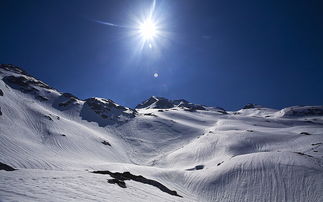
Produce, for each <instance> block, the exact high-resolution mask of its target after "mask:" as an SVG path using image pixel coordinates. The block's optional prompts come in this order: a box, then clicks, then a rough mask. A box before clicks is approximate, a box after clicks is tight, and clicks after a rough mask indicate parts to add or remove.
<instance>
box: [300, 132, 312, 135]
mask: <svg viewBox="0 0 323 202" xmlns="http://www.w3.org/2000/svg"><path fill="white" fill-rule="evenodd" d="M300 134H301V135H311V134H310V133H308V132H301V133H300Z"/></svg>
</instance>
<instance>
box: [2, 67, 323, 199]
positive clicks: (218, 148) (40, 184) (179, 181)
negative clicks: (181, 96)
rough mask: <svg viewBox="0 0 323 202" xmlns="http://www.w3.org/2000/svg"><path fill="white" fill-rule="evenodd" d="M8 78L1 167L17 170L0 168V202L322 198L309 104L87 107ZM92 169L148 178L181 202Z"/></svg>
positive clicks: (316, 119)
mask: <svg viewBox="0 0 323 202" xmlns="http://www.w3.org/2000/svg"><path fill="white" fill-rule="evenodd" d="M0 71H1V73H0V75H1V80H0V89H1V90H2V92H3V96H0V107H1V112H2V115H1V116H0V162H2V163H5V164H8V165H10V166H12V167H14V168H16V169H18V170H16V171H10V172H8V171H4V170H0V200H1V201H295V202H297V201H300V202H301V201H302V202H303V201H318V202H319V201H323V183H322V182H323V117H322V115H320V114H316V115H314V116H313V115H310V114H311V113H312V112H313V110H312V109H310V110H309V108H308V107H294V108H287V109H284V110H281V111H279V110H273V109H268V108H251V109H242V110H239V111H236V112H228V113H227V114H224V113H220V112H219V110H217V109H216V108H206V110H196V111H190V110H185V109H184V108H180V107H174V108H171V109H163V110H161V109H146V108H143V109H137V110H136V111H132V110H131V109H129V108H122V107H120V106H118V105H117V104H115V103H113V102H112V101H109V100H103V101H102V100H101V101H100V99H97V100H99V101H100V103H104V104H102V105H101V107H103V108H100V107H98V106H96V105H95V106H94V105H93V106H91V107H92V108H91V107H85V108H83V107H84V103H85V101H82V100H79V99H77V98H76V100H75V101H70V102H68V103H67V104H66V101H68V100H69V99H71V98H66V99H65V100H62V94H61V93H60V92H58V91H56V90H55V89H47V88H43V87H41V85H40V84H38V85H37V84H31V85H32V86H33V87H34V88H35V89H37V90H36V91H29V92H23V91H22V90H21V89H20V88H19V86H18V87H17V86H16V87H15V88H13V87H14V86H10V85H8V83H5V82H4V80H2V78H3V77H5V76H10V75H12V76H21V74H20V73H14V72H12V71H7V70H5V69H0ZM25 77H26V78H27V79H30V77H27V76H25ZM38 95H41V96H42V97H46V98H47V99H48V100H47V101H45V100H42V101H41V100H39V99H36V97H37V96H38ZM38 98H39V97H38ZM72 100H73V99H72ZM58 101H59V102H58ZM63 101H64V102H63ZM59 103H63V105H61V107H59ZM105 106H108V107H112V108H113V110H110V108H109V109H107V108H104V107H105ZM85 109H86V110H89V111H84V110H85ZM92 109H94V110H96V112H95V113H93V111H90V110H92ZM315 109H316V111H315V110H314V111H315V112H317V109H323V107H322V106H318V107H316V108H315ZM82 110H83V111H82ZM100 110H101V111H100ZM292 111H293V112H292ZM81 112H82V113H81ZM111 113H114V114H115V116H113V115H114V114H111ZM133 114H134V117H132V115H133ZM314 114H315V113H314ZM90 115H91V117H90V118H89V117H86V116H90ZM102 115H103V116H102ZM104 115H107V116H109V117H114V119H109V118H103V117H104ZM57 117H59V118H57ZM99 124H101V125H104V127H100V126H99ZM103 141H106V142H109V143H110V144H111V146H109V145H105V144H102V142H103ZM196 166H197V167H196ZM196 168H199V169H196ZM94 170H110V171H113V172H124V171H130V172H131V173H133V174H136V175H143V176H144V177H146V178H150V179H154V180H157V181H159V182H160V183H163V184H164V185H165V186H167V187H168V188H170V189H172V190H176V191H177V193H178V194H180V195H181V196H183V198H180V197H176V196H172V195H169V194H167V193H164V192H162V191H160V190H159V189H158V188H156V187H153V186H149V185H147V184H142V183H139V182H135V181H126V184H127V188H121V187H119V186H117V185H115V184H109V183H107V179H109V178H110V176H108V175H96V174H93V173H91V172H89V171H94Z"/></svg>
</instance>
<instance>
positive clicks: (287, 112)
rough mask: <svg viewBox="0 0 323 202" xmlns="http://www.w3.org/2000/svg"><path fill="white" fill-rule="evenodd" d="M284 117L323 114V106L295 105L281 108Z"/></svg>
mask: <svg viewBox="0 0 323 202" xmlns="http://www.w3.org/2000/svg"><path fill="white" fill-rule="evenodd" d="M281 113H282V117H287V118H288V117H303V116H322V115H323V106H294V107H288V108H285V109H282V110H281ZM312 123H313V122H312Z"/></svg>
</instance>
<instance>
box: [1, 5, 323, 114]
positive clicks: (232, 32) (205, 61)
mask: <svg viewBox="0 0 323 202" xmlns="http://www.w3.org/2000/svg"><path fill="white" fill-rule="evenodd" d="M151 5H152V1H151V0H149V1H148V0H137V1H136V0H87V1H85V0H51V1H49V0H38V1H36V0H28V1H18V0H7V1H6V0H1V1H0V63H9V64H16V65H19V66H21V67H22V68H24V69H25V70H27V71H28V72H29V73H30V74H32V75H34V76H35V77H37V78H39V79H41V80H43V81H45V82H47V83H48V84H50V85H51V86H53V87H55V88H57V89H58V90H60V91H62V92H70V93H73V94H75V95H76V96H78V97H80V98H84V99H85V98H88V97H94V96H95V97H104V98H110V99H112V100H114V101H116V102H117V103H120V104H122V105H126V106H129V107H134V106H135V105H136V104H138V103H139V102H141V101H143V100H145V99H146V98H148V97H150V96H152V95H156V96H163V97H167V98H171V99H177V98H183V99H187V100H189V101H191V102H193V103H199V104H205V105H209V106H220V107H223V108H226V109H238V108H241V107H242V106H243V105H245V104H246V103H257V104H260V105H264V106H268V107H273V108H282V107H286V106H291V105H322V104H323V1H322V0H316V1H315V0H313V1H312V0H303V1H299V0H290V1H284V0H277V1H276V0H272V1H259V0H253V1H252V0H243V1H241V0H232V1H219V0H209V1H207V0H203V1H201V0H157V1H156V7H155V10H154V20H155V21H158V28H159V31H160V32H161V33H162V34H161V35H160V36H159V37H156V38H154V43H153V44H152V47H151V48H150V47H149V46H147V45H145V46H144V47H143V48H142V43H141V42H140V40H138V36H136V34H134V33H133V30H131V29H130V28H129V27H134V26H138V24H137V21H138V19H142V16H144V15H146V13H147V12H148V11H149V9H150V7H151ZM96 21H103V22H108V23H113V24H116V25H121V26H122V27H117V26H109V25H104V24H102V23H97V22H96ZM155 73H156V74H155ZM154 74H155V76H157V74H158V77H155V76H154Z"/></svg>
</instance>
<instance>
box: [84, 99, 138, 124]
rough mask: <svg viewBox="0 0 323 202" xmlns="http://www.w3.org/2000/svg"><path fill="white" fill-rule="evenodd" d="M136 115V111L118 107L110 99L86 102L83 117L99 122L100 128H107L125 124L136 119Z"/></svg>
mask: <svg viewBox="0 0 323 202" xmlns="http://www.w3.org/2000/svg"><path fill="white" fill-rule="evenodd" d="M136 113H137V111H136V110H134V109H130V108H128V107H124V106H121V105H118V104H116V103H115V102H113V101H112V100H109V99H103V98H89V99H86V100H85V103H84V105H83V108H82V111H81V117H82V119H84V120H87V121H90V122H97V123H98V124H99V126H106V125H110V124H114V123H125V122H127V121H129V120H130V119H131V118H134V117H135V115H136Z"/></svg>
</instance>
